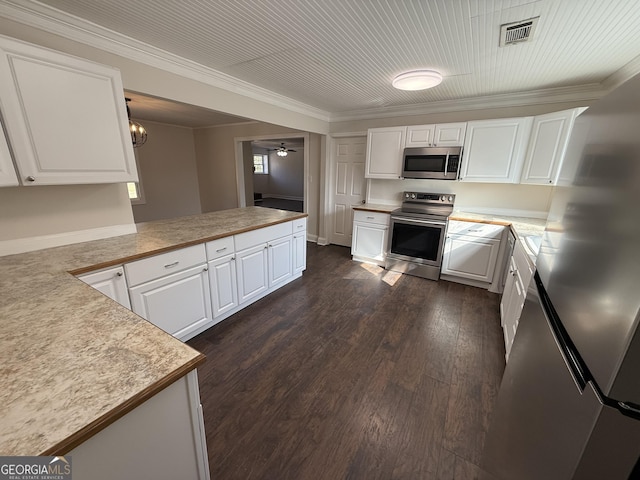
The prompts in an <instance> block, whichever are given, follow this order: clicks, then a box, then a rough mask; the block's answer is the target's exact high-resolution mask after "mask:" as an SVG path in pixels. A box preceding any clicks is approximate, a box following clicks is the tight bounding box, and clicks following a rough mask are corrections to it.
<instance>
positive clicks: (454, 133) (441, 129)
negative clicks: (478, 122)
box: [433, 122, 467, 147]
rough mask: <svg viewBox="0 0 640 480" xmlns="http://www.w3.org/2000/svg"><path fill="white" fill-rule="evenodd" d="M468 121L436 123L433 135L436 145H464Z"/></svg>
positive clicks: (434, 144)
mask: <svg viewBox="0 0 640 480" xmlns="http://www.w3.org/2000/svg"><path fill="white" fill-rule="evenodd" d="M466 131H467V122H459V123H440V124H438V125H436V129H435V133H434V136H433V146H434V147H461V146H462V145H464V135H465V132H466Z"/></svg>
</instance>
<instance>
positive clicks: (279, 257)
mask: <svg viewBox="0 0 640 480" xmlns="http://www.w3.org/2000/svg"><path fill="white" fill-rule="evenodd" d="M306 228H307V221H306V218H302V219H297V220H294V221H290V222H284V223H280V224H277V225H271V226H268V227H264V228H259V229H256V230H251V231H249V232H245V233H241V234H238V235H230V236H228V237H222V238H219V239H217V240H212V241H210V242H207V243H206V244H199V245H194V246H191V247H186V248H181V249H177V250H173V251H171V252H168V253H163V254H160V255H154V256H151V257H147V258H143V259H141V260H137V261H135V262H130V263H127V264H125V265H124V268H123V267H116V268H110V269H106V270H103V271H99V272H95V273H90V274H86V275H82V276H81V277H79V278H80V280H82V281H83V282H85V283H88V284H89V285H91V286H92V287H94V288H96V289H98V290H100V291H101V292H103V293H104V294H105V295H107V296H109V297H111V298H112V299H114V300H115V301H117V302H119V303H120V304H122V305H124V306H125V307H127V308H131V309H132V310H133V311H134V312H135V313H137V314H138V315H140V316H141V317H143V318H145V319H147V320H149V321H150V322H151V323H153V324H154V325H156V326H158V327H160V328H162V329H163V330H165V331H166V332H168V333H170V334H171V335H173V336H174V337H176V338H178V339H180V340H183V341H185V340H188V339H190V338H192V337H194V336H195V335H198V334H199V333H202V332H203V331H204V330H206V329H207V328H209V327H211V326H213V325H214V324H216V323H218V322H219V321H221V320H223V319H225V318H227V317H228V316H230V315H233V314H234V313H236V312H237V311H239V310H240V309H241V308H244V307H246V306H247V305H248V304H250V303H251V302H254V301H256V300H258V299H259V298H262V297H263V296H265V295H267V294H269V293H270V292H272V291H274V290H276V289H278V288H280V287H281V286H283V285H285V284H287V283H289V282H290V281H292V280H294V279H295V278H298V277H300V276H301V275H302V272H303V271H304V270H305V269H306V266H307V258H306V257H307V242H306V240H307V231H306ZM127 283H128V285H129V286H128V289H127ZM129 300H131V303H129Z"/></svg>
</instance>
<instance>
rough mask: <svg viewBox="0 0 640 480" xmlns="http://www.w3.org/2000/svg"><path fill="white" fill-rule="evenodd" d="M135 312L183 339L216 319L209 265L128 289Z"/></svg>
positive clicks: (199, 266) (192, 268)
mask: <svg viewBox="0 0 640 480" xmlns="http://www.w3.org/2000/svg"><path fill="white" fill-rule="evenodd" d="M129 293H130V295H131V305H132V307H133V311H134V312H135V313H137V314H138V315H140V316H141V317H143V318H146V319H147V320H149V321H150V322H151V323H153V324H154V325H156V326H158V327H160V328H162V329H163V330H164V331H166V332H167V333H170V334H171V335H173V336H174V337H176V338H178V339H180V340H186V339H187V338H190V337H189V334H190V333H191V332H193V331H195V330H197V329H199V328H200V327H201V326H203V325H205V324H207V323H209V322H211V320H212V319H213V315H212V311H211V295H210V291H209V275H208V274H207V266H206V264H202V265H198V266H196V267H191V268H189V269H187V270H183V271H181V272H177V273H174V274H171V275H168V276H166V277H161V278H158V279H156V280H152V281H150V282H147V283H143V284H142V285H138V286H136V287H132V288H130V289H129Z"/></svg>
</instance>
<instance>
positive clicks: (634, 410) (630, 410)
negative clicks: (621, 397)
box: [618, 402, 640, 420]
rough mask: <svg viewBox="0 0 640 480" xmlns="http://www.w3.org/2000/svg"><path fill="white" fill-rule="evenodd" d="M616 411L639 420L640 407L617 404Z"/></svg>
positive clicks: (628, 403) (622, 403)
mask: <svg viewBox="0 0 640 480" xmlns="http://www.w3.org/2000/svg"><path fill="white" fill-rule="evenodd" d="M618 407H619V408H618V410H620V412H621V413H622V414H623V415H627V416H628V417H632V418H635V419H636V420H640V405H635V404H633V403H631V402H618Z"/></svg>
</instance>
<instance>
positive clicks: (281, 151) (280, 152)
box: [270, 142, 295, 157]
mask: <svg viewBox="0 0 640 480" xmlns="http://www.w3.org/2000/svg"><path fill="white" fill-rule="evenodd" d="M270 151H271V152H276V155H278V156H279V157H286V156H287V154H288V153H289V152H294V153H295V150H291V149H290V148H287V147H285V146H284V142H282V143H281V144H280V146H279V147H278V148H273V149H271V150H270Z"/></svg>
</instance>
